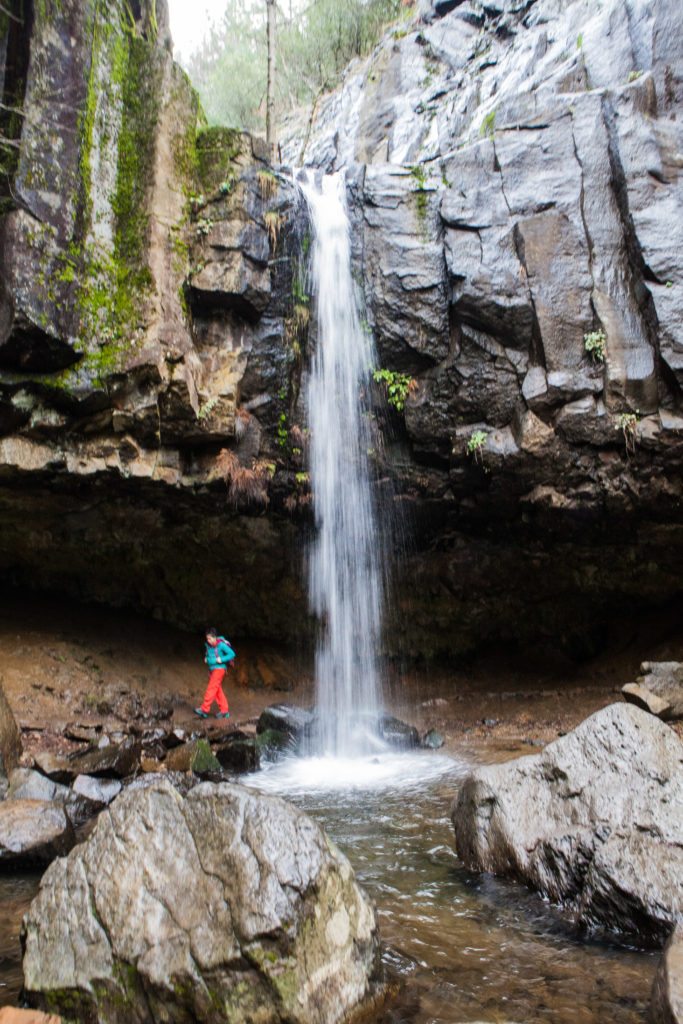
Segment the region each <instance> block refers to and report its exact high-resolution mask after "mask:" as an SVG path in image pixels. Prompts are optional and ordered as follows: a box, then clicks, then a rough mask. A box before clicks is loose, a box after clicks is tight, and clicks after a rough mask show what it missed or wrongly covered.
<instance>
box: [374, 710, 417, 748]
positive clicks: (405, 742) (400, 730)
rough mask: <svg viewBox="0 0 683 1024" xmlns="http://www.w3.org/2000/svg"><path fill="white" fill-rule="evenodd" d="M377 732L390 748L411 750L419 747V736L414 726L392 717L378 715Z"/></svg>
mask: <svg viewBox="0 0 683 1024" xmlns="http://www.w3.org/2000/svg"><path fill="white" fill-rule="evenodd" d="M378 732H379V736H380V738H381V739H383V740H384V742H385V743H388V744H389V746H390V747H397V748H398V749H399V750H412V749H413V748H414V747H419V746H420V734H419V733H418V731H417V729H416V728H415V726H414V725H408V723H407V722H402V721H401V719H400V718H394V716H393V715H380V717H379V720H378Z"/></svg>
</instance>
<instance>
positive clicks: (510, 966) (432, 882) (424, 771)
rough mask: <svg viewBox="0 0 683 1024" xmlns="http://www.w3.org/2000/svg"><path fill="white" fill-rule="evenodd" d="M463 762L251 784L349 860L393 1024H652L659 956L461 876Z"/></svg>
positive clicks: (320, 766)
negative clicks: (374, 912) (309, 819)
mask: <svg viewBox="0 0 683 1024" xmlns="http://www.w3.org/2000/svg"><path fill="white" fill-rule="evenodd" d="M470 767H471V765H468V764H467V763H466V762H464V761H458V760H456V759H451V758H447V757H444V756H440V755H430V754H427V753H425V754H419V755H388V756H384V757H382V756H380V757H377V758H369V759H366V761H365V762H343V761H333V760H331V759H330V760H326V759H310V760H308V761H307V760H298V761H295V760H292V761H290V762H285V763H284V764H280V765H277V766H273V767H272V768H271V769H270V770H266V771H263V772H260V773H258V774H257V775H252V776H249V777H248V778H246V779H245V780H244V781H245V782H246V783H248V784H249V785H254V786H256V787H258V788H259V789H262V790H265V791H268V792H270V793H278V794H280V795H282V796H284V797H286V798H288V799H291V800H293V801H294V802H295V803H296V804H297V805H298V806H300V807H301V808H303V809H304V810H306V811H307V812H309V813H310V814H311V815H312V816H313V817H314V818H316V819H317V820H318V821H319V822H320V824H321V825H322V826H323V827H324V828H325V829H326V831H327V832H328V834H329V835H330V837H331V838H332V839H334V841H335V842H336V843H337V844H338V845H339V846H340V847H341V848H342V850H343V851H344V852H345V853H346V854H347V856H348V857H349V859H350V860H351V863H352V864H353V866H354V868H355V869H356V872H357V875H358V877H359V880H360V881H361V882H362V883H363V884H364V885H365V887H366V888H367V889H368V891H369V892H370V893H371V894H372V896H373V898H374V900H375V902H376V904H377V909H378V913H379V919H380V928H381V934H382V941H383V944H384V946H385V954H384V958H385V963H386V965H387V967H388V968H389V970H390V971H391V973H392V974H394V976H398V977H399V978H401V979H402V980H403V982H404V984H403V986H402V991H401V994H400V995H399V997H398V998H397V1000H396V1001H395V1002H394V1004H393V1005H392V1006H391V1007H390V1008H389V1009H388V1010H387V1011H386V1013H385V1014H384V1016H383V1017H382V1022H386V1024H399V1022H411V1024H461V1022H462V1024H465V1022H474V1021H486V1022H497V1024H498V1022H501V1024H502V1022H508V1021H514V1022H518V1024H550V1022H552V1024H605V1022H607V1021H609V1022H610V1024H635V1022H644V1021H645V1019H646V1008H647V1003H648V999H649V993H650V987H651V984H652V978H653V976H654V971H655V969H656V962H657V960H656V956H655V955H653V954H652V953H648V952H641V951H638V950H634V949H628V948H624V947H618V946H614V945H610V944H606V943H600V942H586V941H585V938H583V937H581V936H579V935H578V934H576V933H575V932H574V931H573V930H572V928H571V926H570V925H569V924H568V922H567V919H566V918H565V917H564V916H563V915H562V913H561V912H560V911H559V910H557V909H556V908H554V907H551V906H550V905H548V904H547V903H546V902H544V901H543V900H542V899H541V898H540V897H538V896H537V895H535V894H534V893H531V892H530V891H529V890H527V889H526V888H525V887H523V886H520V885H518V884H515V883H512V882H506V881H503V880H500V879H495V878H493V877H491V876H490V875H474V874H471V873H470V872H468V871H466V870H465V869H464V867H463V866H462V864H461V863H460V862H459V860H458V858H457V856H456V854H455V851H454V843H453V826H452V824H451V821H450V817H449V811H450V806H451V803H452V801H453V796H454V793H455V791H456V789H457V786H458V783H459V780H460V779H461V778H462V777H463V775H464V774H465V773H466V771H467V770H468V768H470Z"/></svg>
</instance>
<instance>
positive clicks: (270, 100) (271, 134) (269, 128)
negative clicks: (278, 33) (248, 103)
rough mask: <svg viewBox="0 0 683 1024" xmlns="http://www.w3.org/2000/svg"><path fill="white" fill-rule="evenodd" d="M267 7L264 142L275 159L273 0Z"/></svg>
mask: <svg viewBox="0 0 683 1024" xmlns="http://www.w3.org/2000/svg"><path fill="white" fill-rule="evenodd" d="M266 4H267V7H268V83H267V87H266V89H267V95H266V142H267V143H268V148H269V150H270V158H271V160H274V159H275V58H276V41H275V14H276V10H275V0H266Z"/></svg>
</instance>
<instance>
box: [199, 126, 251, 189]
mask: <svg viewBox="0 0 683 1024" xmlns="http://www.w3.org/2000/svg"><path fill="white" fill-rule="evenodd" d="M250 155H251V147H250V142H249V136H248V135H246V134H245V133H243V132H240V131H238V130H237V129H236V128H204V129H202V130H201V131H200V132H198V133H197V169H198V173H199V183H200V185H201V188H202V190H203V191H204V192H206V193H211V192H217V191H218V190H219V189H220V187H221V185H223V186H227V185H230V187H232V184H233V183H234V181H235V178H236V166H235V165H236V161H237V160H238V159H239V157H241V156H250Z"/></svg>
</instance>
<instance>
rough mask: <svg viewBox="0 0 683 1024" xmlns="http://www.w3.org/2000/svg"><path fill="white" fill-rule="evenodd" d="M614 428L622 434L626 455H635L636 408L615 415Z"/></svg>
mask: <svg viewBox="0 0 683 1024" xmlns="http://www.w3.org/2000/svg"><path fill="white" fill-rule="evenodd" d="M616 429H617V430H620V431H621V432H622V434H623V435H624V444H625V446H626V453H627V455H635V451H636V443H637V441H638V410H637V409H636V411H635V412H622V413H620V414H619V416H618V417H617V425H616Z"/></svg>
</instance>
